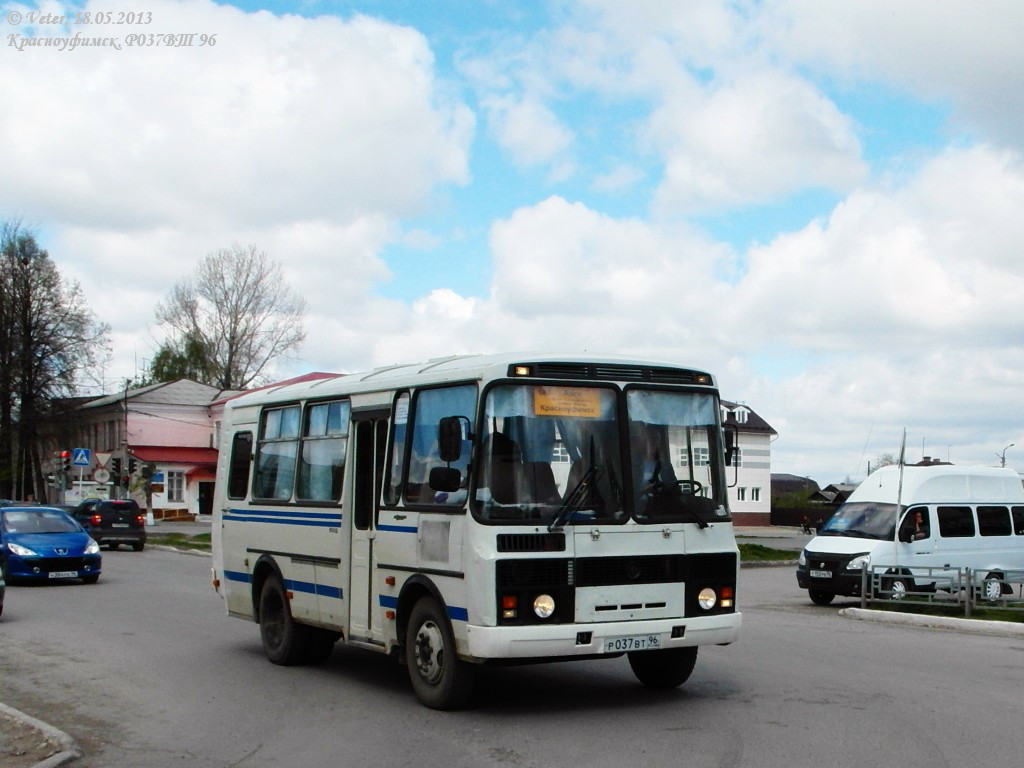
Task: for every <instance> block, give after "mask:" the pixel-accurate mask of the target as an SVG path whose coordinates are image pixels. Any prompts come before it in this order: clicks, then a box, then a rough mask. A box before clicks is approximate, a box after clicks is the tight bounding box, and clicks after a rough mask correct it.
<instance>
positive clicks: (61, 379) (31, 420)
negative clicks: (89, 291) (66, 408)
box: [0, 221, 109, 498]
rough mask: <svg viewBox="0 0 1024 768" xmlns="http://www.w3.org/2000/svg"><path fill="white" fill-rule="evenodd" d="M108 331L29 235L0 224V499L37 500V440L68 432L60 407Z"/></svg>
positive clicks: (41, 484)
mask: <svg viewBox="0 0 1024 768" xmlns="http://www.w3.org/2000/svg"><path fill="white" fill-rule="evenodd" d="M108 333H109V327H108V326H106V325H105V324H100V323H96V322H95V321H94V319H93V315H92V313H91V312H90V311H89V309H88V307H87V306H86V302H85V299H84V297H83V295H82V291H81V288H80V287H79V286H78V284H77V283H65V282H64V281H62V280H61V277H60V273H59V272H58V271H57V267H56V266H55V265H54V263H53V262H52V261H51V260H50V257H49V254H48V253H47V252H46V251H44V250H42V249H40V248H39V245H38V243H37V242H36V239H35V237H34V235H32V234H31V233H29V232H26V231H25V230H24V229H23V228H22V226H21V224H20V223H19V222H12V221H8V222H5V223H4V224H3V225H2V226H0V360H2V361H3V363H2V364H0V495H2V496H6V497H16V498H23V497H25V496H27V495H28V494H34V495H36V496H37V497H38V498H42V497H43V496H44V494H45V490H46V485H45V478H44V474H43V461H42V450H43V448H44V445H43V441H44V440H46V439H47V438H49V437H53V436H55V435H57V434H60V431H61V428H62V427H64V428H66V427H67V426H68V425H67V422H66V414H65V413H63V412H62V410H61V408H62V405H63V404H64V403H66V401H67V398H69V397H70V396H71V395H73V394H74V392H75V389H76V385H77V383H78V380H79V379H80V378H81V377H83V376H85V375H87V374H88V373H90V372H91V370H92V369H93V368H94V366H95V364H96V363H97V361H98V360H99V359H100V358H101V357H102V355H103V354H104V353H105V352H106V350H107V346H108V342H107V334H108ZM65 433H66V434H67V435H68V436H70V430H65ZM51 447H52V446H51Z"/></svg>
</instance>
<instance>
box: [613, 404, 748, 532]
mask: <svg viewBox="0 0 1024 768" xmlns="http://www.w3.org/2000/svg"><path fill="white" fill-rule="evenodd" d="M626 407H627V410H628V412H629V445H630V448H631V454H630V467H631V469H632V489H633V509H634V513H635V515H636V518H637V520H639V521H640V522H642V523H645V522H646V523H658V522H669V521H681V522H695V523H697V524H698V525H700V526H701V527H702V528H703V527H706V526H707V525H708V524H709V523H711V522H716V521H721V520H726V519H729V510H728V506H727V503H726V486H725V475H724V472H723V467H722V461H721V458H720V457H721V456H722V450H721V443H720V441H719V436H720V435H721V430H720V429H719V427H718V418H717V416H718V402H717V400H716V399H715V397H714V396H712V395H708V394H696V393H689V392H669V391H654V390H643V389H630V390H629V391H628V392H627V393H626Z"/></svg>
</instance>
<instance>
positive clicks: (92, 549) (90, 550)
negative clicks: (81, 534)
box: [85, 539, 100, 555]
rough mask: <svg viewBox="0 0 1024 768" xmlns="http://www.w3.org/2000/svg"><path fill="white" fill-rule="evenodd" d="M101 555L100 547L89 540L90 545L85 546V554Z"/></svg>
mask: <svg viewBox="0 0 1024 768" xmlns="http://www.w3.org/2000/svg"><path fill="white" fill-rule="evenodd" d="M99 553H100V545H99V544H97V543H96V542H95V540H93V539H89V543H88V544H86V545H85V554H87V555H98V554H99Z"/></svg>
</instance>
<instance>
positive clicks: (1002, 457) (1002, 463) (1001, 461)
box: [996, 443, 1015, 467]
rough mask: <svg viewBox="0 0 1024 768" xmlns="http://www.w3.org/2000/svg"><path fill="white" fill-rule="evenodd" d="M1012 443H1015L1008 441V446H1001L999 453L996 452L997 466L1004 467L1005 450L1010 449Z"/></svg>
mask: <svg viewBox="0 0 1024 768" xmlns="http://www.w3.org/2000/svg"><path fill="white" fill-rule="evenodd" d="M1014 445H1015V443H1010V444H1009V445H1008V446H1006V447H1005V448H1003V452H1002V453H1001V454H999V453H997V454H996V456H998V457H999V466H1000V467H1005V466H1006V452H1007V451H1008V450H1010V449H1011V448H1013V446H1014Z"/></svg>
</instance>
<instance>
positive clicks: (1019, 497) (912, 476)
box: [850, 464, 1024, 504]
mask: <svg viewBox="0 0 1024 768" xmlns="http://www.w3.org/2000/svg"><path fill="white" fill-rule="evenodd" d="M850 500H851V501H878V502H888V503H892V504H895V503H901V504H930V503H938V504H941V503H943V502H947V503H956V502H959V503H963V504H967V503H971V502H975V503H977V502H993V503H1003V504H1006V503H1013V504H1020V503H1022V502H1024V488H1022V487H1021V480H1020V476H1019V475H1018V474H1017V473H1016V472H1014V471H1013V470H1012V469H1002V468H999V467H968V466H953V465H951V464H933V465H930V466H923V467H922V466H904V467H902V468H900V467H899V466H895V465H894V466H888V467H882V468H881V469H877V470H875V471H874V472H872V473H871V474H870V475H868V477H867V479H866V480H864V482H863V483H861V484H860V485H859V486H858V487H857V490H856V491H854V493H853V494H852V495H851V496H850Z"/></svg>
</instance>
